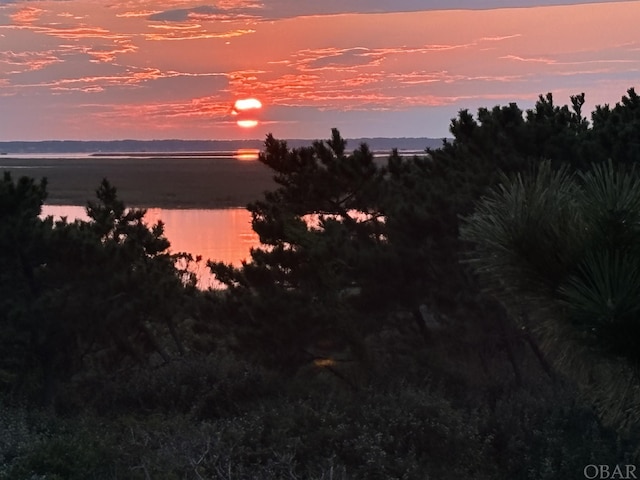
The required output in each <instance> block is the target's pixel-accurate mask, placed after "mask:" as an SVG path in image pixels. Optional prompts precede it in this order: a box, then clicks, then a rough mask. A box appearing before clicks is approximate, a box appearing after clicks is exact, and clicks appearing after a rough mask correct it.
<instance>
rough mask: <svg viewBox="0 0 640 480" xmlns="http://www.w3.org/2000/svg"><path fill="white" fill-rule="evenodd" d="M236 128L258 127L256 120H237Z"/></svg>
mask: <svg viewBox="0 0 640 480" xmlns="http://www.w3.org/2000/svg"><path fill="white" fill-rule="evenodd" d="M237 123H238V126H239V127H242V128H253V127H255V126H257V125H258V121H257V120H238V122H237Z"/></svg>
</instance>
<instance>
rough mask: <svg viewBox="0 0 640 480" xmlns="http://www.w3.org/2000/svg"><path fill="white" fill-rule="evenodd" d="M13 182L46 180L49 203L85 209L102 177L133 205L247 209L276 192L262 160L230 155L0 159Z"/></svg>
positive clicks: (0, 166)
mask: <svg viewBox="0 0 640 480" xmlns="http://www.w3.org/2000/svg"><path fill="white" fill-rule="evenodd" d="M6 170H8V171H10V172H11V175H12V177H13V178H14V179H17V178H19V177H21V176H28V177H32V178H35V179H40V178H43V177H46V178H47V181H48V185H47V190H48V192H49V196H48V198H47V200H46V203H48V204H50V205H86V203H87V201H88V200H92V199H95V191H96V189H97V188H98V186H99V185H100V182H101V181H102V179H103V178H106V179H107V180H109V182H110V183H111V184H112V185H113V186H115V187H116V188H117V190H118V196H119V198H120V199H121V200H123V201H124V202H125V204H126V205H127V206H130V207H159V208H225V207H245V206H246V205H247V203H249V202H251V201H254V200H258V199H260V198H261V197H262V194H263V192H264V191H266V190H272V189H273V188H275V186H276V185H275V183H274V182H273V180H272V176H273V173H272V172H271V171H270V170H269V169H268V168H267V167H266V166H264V165H263V164H261V163H260V162H258V161H257V160H239V159H236V158H227V157H222V158H221V157H206V156H186V157H184V156H182V157H151V158H140V157H126V156H122V157H115V158H108V157H77V158H12V157H8V156H7V157H5V156H2V157H0V172H3V171H6Z"/></svg>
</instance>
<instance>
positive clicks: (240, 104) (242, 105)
mask: <svg viewBox="0 0 640 480" xmlns="http://www.w3.org/2000/svg"><path fill="white" fill-rule="evenodd" d="M260 108H262V102H261V101H260V100H258V99H257V98H241V99H238V100H236V103H235V104H234V105H233V111H234V114H235V115H237V114H238V113H239V112H246V111H249V110H255V109H260Z"/></svg>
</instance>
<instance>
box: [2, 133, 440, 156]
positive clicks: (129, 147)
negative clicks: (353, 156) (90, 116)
mask: <svg viewBox="0 0 640 480" xmlns="http://www.w3.org/2000/svg"><path fill="white" fill-rule="evenodd" d="M287 142H288V144H289V146H290V147H292V148H299V147H303V146H308V145H311V143H312V140H301V139H293V140H288V141H287ZM361 143H367V144H368V145H369V147H370V148H371V149H372V150H389V151H391V150H392V149H394V148H397V149H399V150H419V151H424V150H425V149H427V148H438V147H440V146H442V139H437V138H426V137H425V138H356V139H350V140H348V145H349V146H350V147H351V148H357V147H358V146H359V145H360V144H361ZM263 146H264V140H263V139H260V140H258V139H255V140H109V141H79V140H46V141H40V142H26V141H25V142H21V141H15V142H0V152H2V153H6V154H12V153H13V154H25V153H26V154H29V153H34V154H35V153H49V154H51V153H101V152H102V153H113V152H119V153H121V152H127V153H135V152H207V151H220V150H223V151H228V150H238V149H241V148H255V149H261V148H262V147H263Z"/></svg>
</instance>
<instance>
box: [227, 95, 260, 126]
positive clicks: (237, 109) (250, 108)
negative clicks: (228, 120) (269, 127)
mask: <svg viewBox="0 0 640 480" xmlns="http://www.w3.org/2000/svg"><path fill="white" fill-rule="evenodd" d="M261 109H262V102H261V101H260V100H258V99H257V98H239V99H238V100H236V101H235V103H234V104H233V109H232V110H231V115H234V116H237V117H238V120H237V121H236V123H237V125H238V126H239V127H241V128H253V127H255V126H257V125H258V123H259V121H258V117H259V114H260V110H261Z"/></svg>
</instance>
